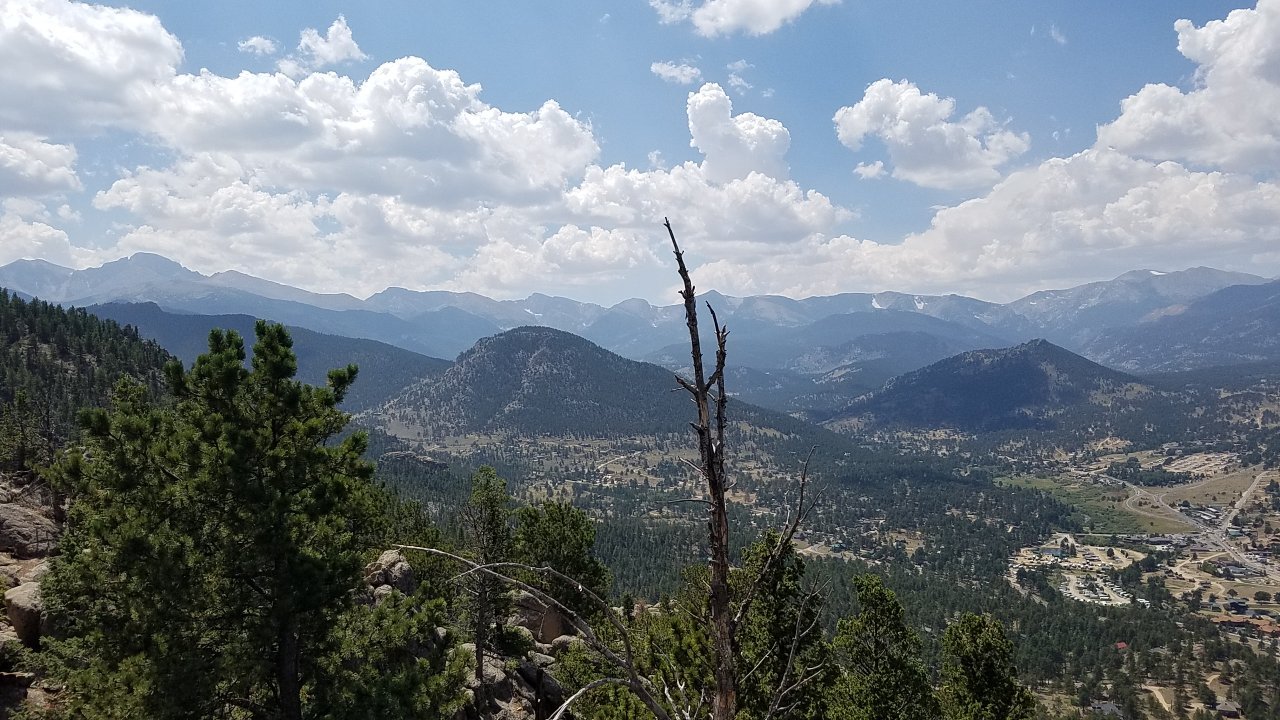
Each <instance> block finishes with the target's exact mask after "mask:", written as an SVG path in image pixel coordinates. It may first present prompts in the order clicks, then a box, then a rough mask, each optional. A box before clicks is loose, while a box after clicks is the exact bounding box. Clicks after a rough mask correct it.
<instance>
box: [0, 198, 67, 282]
mask: <svg viewBox="0 0 1280 720" xmlns="http://www.w3.org/2000/svg"><path fill="white" fill-rule="evenodd" d="M50 222H51V219H50V217H49V212H48V210H47V209H46V208H45V207H44V205H42V204H40V203H36V202H34V201H31V200H27V199H22V198H7V199H5V200H4V201H3V202H0V238H4V242H0V265H3V264H6V263H10V262H13V261H14V260H21V259H24V258H27V259H43V260H48V261H49V262H52V263H56V264H59V265H68V266H70V265H77V264H80V263H82V262H83V256H85V255H87V253H84V252H83V251H80V250H79V249H78V248H75V247H73V246H72V245H71V239H70V238H69V237H67V234H66V233H65V232H63V231H62V230H60V229H58V228H56V227H54V226H53V225H50V224H49V223H50Z"/></svg>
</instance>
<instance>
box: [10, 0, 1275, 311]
mask: <svg viewBox="0 0 1280 720" xmlns="http://www.w3.org/2000/svg"><path fill="white" fill-rule="evenodd" d="M0 4H2V5H3V6H4V8H3V9H4V11H5V12H4V13H3V15H4V19H0V68H7V69H2V70H0V105H4V106H5V107H7V108H8V109H7V110H0V197H3V198H4V206H3V211H2V213H3V214H0V262H7V261H9V260H12V259H15V258H17V257H25V256H40V257H45V258H46V259H49V260H51V261H54V262H59V263H61V264H66V265H75V266H87V265H96V264H99V263H101V262H103V261H105V260H110V259H114V258H115V257H120V256H123V255H128V254H130V253H131V252H136V251H140V250H148V251H154V252H159V253H162V254H165V255H168V256H170V257H174V258H175V259H177V260H179V261H181V262H183V263H184V264H186V265H187V266H189V267H192V268H193V269H197V270H200V271H201V272H206V273H210V272H216V271H219V270H225V269H237V270H241V271H245V272H250V273H252V274H255V275H259V276H263V277H268V278H269V279H273V280H277V281H280V282H287V283H290V284H294V285H299V286H303V287H307V288H310V289H315V290H326V291H346V292H351V293H353V294H356V295H367V294H369V293H371V292H375V291H377V290H380V289H382V288H383V287H386V286H388V285H401V286H406V287H414V288H447V289H455V290H474V291H477V292H483V293H486V294H491V295H495V296H503V297H509V296H522V295H525V294H528V293H530V292H535V291H541V292H549V293H557V294H565V295H569V296H573V297H577V298H581V299H588V300H595V301H600V302H615V301H618V300H622V299H624V298H626V297H631V296H640V297H646V298H649V299H651V300H660V301H666V300H668V299H669V298H668V295H669V293H670V290H671V287H672V285H673V283H672V278H671V273H670V268H669V267H668V263H667V258H668V256H667V255H666V253H665V249H664V246H663V244H662V241H663V237H662V236H661V234H660V232H659V228H658V227H657V225H656V222H659V221H660V220H661V217H662V215H664V214H665V215H670V216H671V217H672V219H673V221H674V222H675V223H676V227H677V229H678V230H679V231H680V232H681V235H682V237H683V238H684V239H685V243H686V246H687V248H688V250H689V255H690V257H691V258H693V259H694V261H695V265H696V268H695V272H696V277H697V279H698V281H699V284H700V286H702V287H716V288H718V289H720V290H722V291H725V292H729V293H736V294H747V293H756V292H777V293H783V294H790V295H797V296H799V295H809V294H827V293H832V292H840V291H868V290H869V291H876V290H885V289H897V290H904V291H916V292H960V293H965V294H971V295H975V296H978V297H984V298H988V299H996V300H1004V299H1011V298H1012V297H1016V296H1018V295H1020V294H1022V293H1024V292H1027V291H1030V290H1032V289H1037V288H1043V287H1049V286H1063V285H1070V284H1075V283H1078V282H1084V281H1088V280H1095V279H1102V278H1107V277H1112V276H1115V275H1118V274H1120V273H1121V272H1124V271H1125V270H1129V269H1134V268H1137V267H1148V268H1154V269H1163V270H1170V269H1180V268H1183V267H1189V266H1193V265H1202V264H1203V265H1213V266H1217V267H1224V268H1230V269H1236V270H1247V271H1252V272H1257V273H1259V274H1263V275H1267V276H1274V275H1276V274H1278V273H1280V253H1277V250H1276V248H1277V244H1276V243H1277V241H1278V240H1280V229H1278V228H1280V188H1277V185H1276V180H1277V178H1276V170H1275V168H1276V167H1280V164H1277V163H1278V162H1280V112H1277V111H1276V109H1277V108H1280V85H1278V79H1280V20H1278V18H1280V2H1277V0H1262V2H1261V3H1259V4H1258V5H1257V6H1256V7H1255V6H1254V5H1253V4H1247V3H1224V2H1160V3H1076V2H1036V3H1007V2H1005V3H992V2H971V3H966V4H963V5H955V4H943V3H901V2H852V1H851V0H845V1H843V2H834V1H831V0H825V1H824V0H695V1H691V2H684V3H680V2H672V1H670V0H653V1H652V2H649V1H646V0H634V1H628V2H615V3H600V2H558V3H540V4H535V3H529V2H518V1H506V0H503V1H494V2H483V3H476V2H420V1H419V2H384V3H359V4H352V3H342V2H309V3H296V2H276V3H260V2H252V3H251V2H220V3H194V2H193V3H186V2H184V3H173V2H135V3H130V4H128V5H127V6H125V5H123V4H116V5H94V4H84V3H72V2H65V1H62V0H2V1H0ZM126 8H127V9H126ZM1235 9H1241V11H1240V12H1237V13H1235V14H1232V15H1230V17H1228V16H1229V14H1230V13H1231V11H1232V10H1235ZM86 38H92V40H86ZM86 76H87V77H88V79H86ZM664 76H665V77H664ZM477 84H478V85H479V86H481V87H482V88H483V89H482V90H477V89H476V88H474V87H471V86H473V85H477ZM36 98H38V99H36ZM1099 128H1101V129H1099ZM691 139H692V141H693V144H692V145H691Z"/></svg>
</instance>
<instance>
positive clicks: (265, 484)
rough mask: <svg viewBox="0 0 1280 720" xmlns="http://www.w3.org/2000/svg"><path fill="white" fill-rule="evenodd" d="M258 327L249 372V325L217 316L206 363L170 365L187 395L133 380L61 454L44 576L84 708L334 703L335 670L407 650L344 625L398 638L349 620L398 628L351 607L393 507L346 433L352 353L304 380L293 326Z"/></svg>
mask: <svg viewBox="0 0 1280 720" xmlns="http://www.w3.org/2000/svg"><path fill="white" fill-rule="evenodd" d="M256 332H257V344H256V345H255V347H254V357H253V362H252V369H251V370H250V369H246V368H245V366H244V359H245V349H244V344H243V342H242V341H241V338H240V337H239V336H238V335H237V334H235V333H224V332H222V331H217V330H215V331H214V332H212V333H211V334H210V337H209V352H208V354H206V355H203V356H201V357H200V358H199V359H198V360H197V361H196V363H195V365H194V367H193V368H192V369H191V370H190V372H184V370H183V368H182V367H181V365H180V364H178V363H171V364H170V365H169V367H168V368H167V376H168V380H169V388H170V391H171V392H172V394H173V396H174V399H175V402H174V403H172V404H169V405H164V406H161V405H157V404H156V403H154V402H153V401H151V400H150V399H149V397H148V394H147V392H146V390H145V389H144V388H143V387H142V386H140V385H137V384H130V383H127V382H125V383H122V384H121V385H120V386H119V387H118V389H117V390H116V393H115V402H114V407H113V409H112V410H111V411H110V412H104V411H88V412H86V413H84V414H83V416H82V422H83V426H84V429H85V433H86V437H87V447H86V448H85V451H84V452H79V453H71V454H69V455H68V456H67V458H66V460H65V461H64V462H63V463H61V464H60V465H59V467H58V468H57V469H56V472H55V482H56V483H57V484H58V485H59V486H60V487H62V488H64V489H66V490H67V491H68V492H69V494H70V496H71V497H72V498H73V501H72V505H71V512H70V516H69V521H68V527H67V531H66V534H65V535H64V538H63V541H62V545H61V548H60V549H61V552H60V554H59V555H58V557H57V558H56V559H55V560H54V562H53V563H52V567H51V571H50V573H49V576H48V577H47V578H46V580H45V583H44V585H43V588H42V589H43V593H44V596H45V600H46V603H47V606H48V610H49V612H50V614H51V616H52V619H53V621H54V623H53V625H54V627H55V628H56V629H57V632H58V634H59V635H60V636H61V639H60V640H55V641H54V642H53V643H52V652H51V653H50V655H51V656H52V665H53V667H52V670H53V671H54V674H55V677H57V678H59V679H60V680H61V681H62V682H63V683H64V685H65V688H66V690H65V692H64V693H63V695H62V698H63V706H64V709H65V711H66V714H67V715H68V716H70V717H82V718H136V717H147V718H208V717H232V718H235V717H253V718H281V719H282V720H300V718H302V717H304V716H306V717H318V718H319V717H338V716H341V712H340V710H341V703H333V704H327V703H326V702H325V701H326V699H328V700H332V697H331V696H330V695H329V694H328V693H327V692H326V688H329V687H331V684H332V682H333V681H334V680H335V678H336V677H337V676H340V677H343V678H346V679H347V680H353V679H354V680H359V679H360V678H362V677H363V678H366V679H367V678H368V677H369V675H370V673H367V672H361V671H360V670H359V666H360V663H362V662H383V663H386V666H385V667H387V668H389V667H390V666H391V665H395V666H396V667H398V668H401V669H403V668H404V666H405V663H403V662H398V661H396V659H395V658H390V659H389V658H388V657H387V654H386V653H382V654H379V653H376V652H375V653H369V654H362V653H356V652H353V648H352V647H351V646H350V645H349V643H348V646H347V647H344V639H343V638H344V634H345V637H346V638H347V639H348V640H352V639H354V638H355V637H356V636H357V635H359V636H362V637H364V638H365V639H366V640H367V641H368V642H369V643H371V644H373V645H376V644H377V643H379V642H383V641H385V640H386V638H383V639H382V640H377V639H375V636H373V635H371V634H370V633H368V632H361V633H356V634H354V635H353V634H352V632H351V627H353V623H354V626H355V627H363V628H365V629H366V630H368V629H371V628H373V627H386V626H387V624H388V623H384V622H381V620H380V619H379V618H378V617H377V615H376V614H375V615H374V616H372V617H365V618H364V619H360V618H359V617H358V616H357V615H352V613H353V612H355V611H354V610H353V602H354V597H355V593H354V592H353V590H354V589H355V587H356V586H357V584H358V582H359V580H360V574H359V573H360V569H361V565H362V562H361V560H362V553H363V551H364V548H365V547H366V546H367V545H368V544H369V543H370V541H371V540H375V539H376V538H374V536H373V533H375V532H376V530H377V527H378V523H377V522H376V518H375V513H376V511H377V509H378V507H379V503H378V491H377V489H376V488H375V487H374V486H372V485H371V484H370V482H369V480H370V477H371V474H372V468H371V466H370V465H369V464H368V463H366V462H365V461H364V460H362V459H361V454H362V453H363V451H364V448H365V438H364V435H363V434H360V433H357V434H352V435H349V436H347V437H346V438H344V439H343V440H341V441H336V437H337V436H338V434H339V433H340V432H341V431H342V429H343V428H344V426H345V425H346V422H347V416H346V415H345V414H344V413H342V412H340V411H339V410H338V409H337V404H338V403H339V402H340V401H341V400H342V397H343V394H344V392H345V391H346V389H347V388H348V387H349V386H350V384H351V382H352V381H353V380H354V378H355V375H356V369H355V367H354V366H349V367H347V368H344V369H341V370H335V371H333V372H331V373H330V376H329V387H327V388H315V387H311V386H307V385H304V384H302V383H299V382H297V381H295V380H294V379H293V378H294V373H295V371H296V363H295V359H294V356H293V353H292V350H291V342H290V339H289V336H288V334H287V333H286V332H285V330H284V328H283V327H281V326H279V325H269V324H267V323H264V322H260V323H258V325H257V328H256ZM386 612H389V610H388V611H386ZM428 617H430V615H429V610H428V615H425V616H418V619H419V621H422V620H425V619H426V618H428ZM419 624H423V623H421V622H420V623H419ZM344 628H346V629H345V630H344ZM393 639H394V636H393ZM335 655H336V656H338V657H346V658H348V659H349V660H351V662H348V663H345V664H343V663H337V662H336V661H335V660H334V657H335ZM370 655H372V657H369V656H370ZM441 662H442V661H441V660H440V659H439V658H435V659H434V660H433V659H432V658H430V657H428V658H425V659H424V658H414V659H413V660H412V662H411V663H409V664H410V665H412V666H414V667H417V669H418V671H419V674H420V676H421V675H425V674H427V672H426V670H427V668H428V667H429V668H439V667H441ZM335 663H336V664H335ZM352 663H355V664H354V665H353V664H352ZM422 663H425V666H423V665H422ZM339 666H341V668H342V672H341V673H339V674H338V675H337V676H335V672H336V669H337V668H339ZM388 672H389V670H388ZM431 674H434V671H433V672H432V673H431ZM351 691H352V692H353V693H356V694H358V693H359V692H360V690H359V688H352V689H351ZM424 692H428V693H432V694H434V693H437V692H444V689H441V688H435V689H427V690H424ZM454 692H455V695H456V690H455V691H454ZM440 697H444V696H440ZM445 704H447V703H445ZM331 713H336V714H331ZM385 717H395V715H385Z"/></svg>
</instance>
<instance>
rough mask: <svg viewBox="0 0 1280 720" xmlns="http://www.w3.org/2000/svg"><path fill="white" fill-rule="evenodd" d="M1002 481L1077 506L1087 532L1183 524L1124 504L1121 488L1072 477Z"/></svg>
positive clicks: (1175, 528) (1171, 528)
mask: <svg viewBox="0 0 1280 720" xmlns="http://www.w3.org/2000/svg"><path fill="white" fill-rule="evenodd" d="M999 482H1000V483H1001V484H1005V485H1011V486H1015V487H1025V488H1031V489H1035V490H1043V491H1044V492H1047V493H1049V494H1050V495H1053V496H1054V497H1056V498H1058V499H1059V500H1061V501H1062V502H1064V503H1066V504H1068V505H1070V506H1071V507H1073V508H1076V509H1077V510H1078V511H1079V512H1080V514H1081V515H1082V516H1087V519H1086V518H1085V517H1081V518H1080V520H1081V522H1082V523H1083V524H1084V525H1086V526H1087V528H1088V529H1089V531H1090V532H1094V533H1100V534H1103V535H1108V534H1111V533H1120V534H1123V533H1166V532H1180V531H1183V530H1185V529H1186V527H1185V525H1183V524H1181V523H1179V522H1177V521H1176V520H1174V519H1165V518H1159V517H1149V516H1146V515H1140V514H1137V513H1134V512H1132V511H1130V510H1128V509H1126V508H1125V506H1124V503H1125V500H1127V499H1128V497H1129V493H1128V491H1127V490H1126V489H1124V488H1115V487H1106V486H1102V485H1095V484H1092V483H1081V482H1078V481H1075V480H1073V479H1071V478H1040V477H1033V476H1029V475H1019V476H1015V477H1009V478H1002V479H1001V480H1000V481H999Z"/></svg>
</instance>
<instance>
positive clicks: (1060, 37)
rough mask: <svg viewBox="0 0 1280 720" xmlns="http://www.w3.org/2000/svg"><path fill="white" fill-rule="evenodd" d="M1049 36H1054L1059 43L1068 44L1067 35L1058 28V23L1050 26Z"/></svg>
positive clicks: (1054, 39)
mask: <svg viewBox="0 0 1280 720" xmlns="http://www.w3.org/2000/svg"><path fill="white" fill-rule="evenodd" d="M1049 37H1051V38H1053V41H1054V42H1056V43H1058V44H1059V45H1066V44H1067V36H1066V35H1064V34H1063V32H1062V31H1061V30H1059V29H1058V26H1057V25H1050V26H1049Z"/></svg>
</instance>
